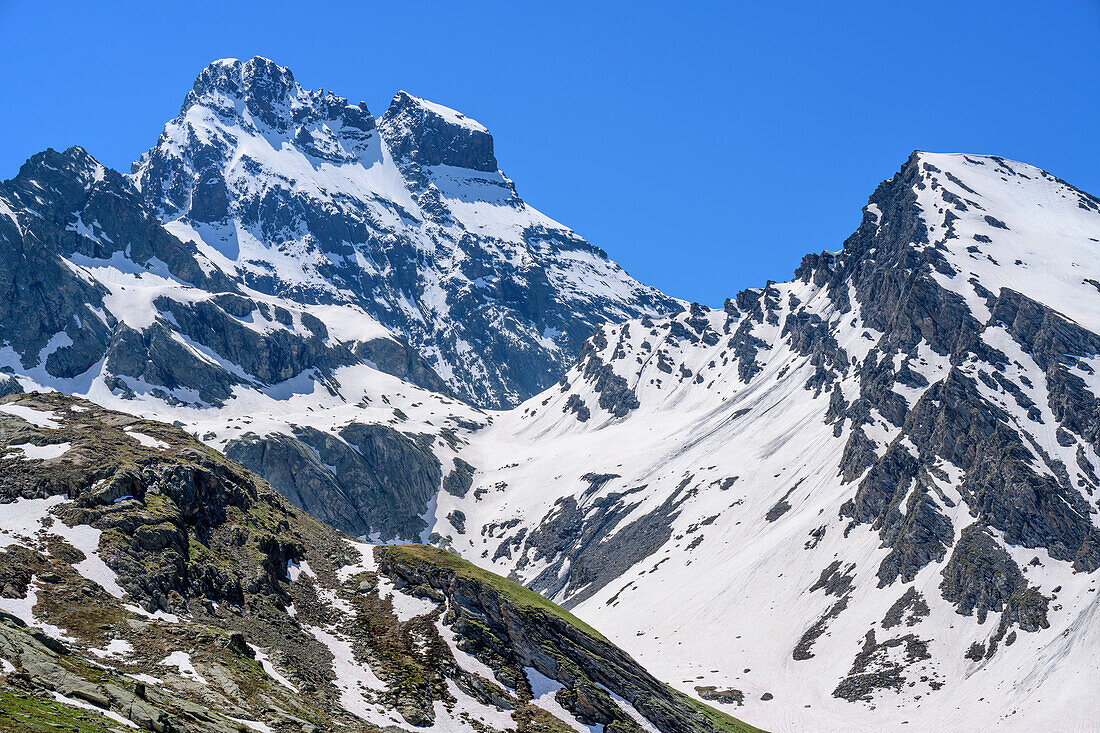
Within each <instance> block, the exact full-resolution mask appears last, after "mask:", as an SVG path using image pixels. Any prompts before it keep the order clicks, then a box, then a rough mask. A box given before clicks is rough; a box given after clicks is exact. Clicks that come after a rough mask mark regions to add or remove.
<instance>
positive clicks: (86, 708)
mask: <svg viewBox="0 0 1100 733" xmlns="http://www.w3.org/2000/svg"><path fill="white" fill-rule="evenodd" d="M0 462H2V471H0V476H2V478H0V665H2V670H0V722H3V724H4V725H5V726H6V729H8V730H21V731H22V730H27V731H39V730H55V729H56V726H57V725H60V726H62V727H67V729H70V730H79V731H92V730H97V731H98V730H123V729H131V728H132V727H133V726H137V727H140V728H142V729H145V730H151V731H157V732H158V733H159V732H161V731H168V732H175V733H180V732H182V731H245V730H261V731H322V730H334V729H337V728H340V729H346V730H364V731H379V730H385V731H388V732H391V733H392V732H395V731H401V730H457V729H461V730H477V731H485V732H488V731H504V730H516V731H572V730H582V731H583V730H588V729H589V727H590V726H602V727H603V730H607V731H623V732H626V731H650V730H659V731H662V732H663V733H674V732H677V731H700V732H702V731H734V730H753V729H752V728H750V727H749V726H744V725H742V724H741V723H739V722H738V721H736V720H734V719H732V718H729V717H728V716H725V715H724V714H722V713H718V712H717V711H715V710H712V709H709V708H707V707H706V706H703V705H700V704H699V703H697V702H695V701H693V700H691V699H690V698H687V697H686V696H684V695H682V694H681V693H678V692H675V691H674V690H672V689H671V688H670V687H668V686H667V685H664V684H663V683H661V682H658V681H657V680H656V679H654V678H653V677H652V676H650V675H649V674H648V673H647V672H645V671H644V670H643V669H642V668H641V667H639V666H638V665H637V664H636V663H635V662H634V661H633V660H632V659H631V658H630V657H629V656H628V655H626V654H625V653H623V652H622V651H621V650H619V649H617V648H615V647H614V646H613V645H611V644H610V643H609V642H608V641H607V640H606V639H605V638H604V637H603V636H602V635H600V634H599V633H598V632H597V631H595V630H593V629H592V628H591V627H589V626H587V625H585V624H583V623H582V622H580V621H579V620H577V619H576V618H575V617H573V616H572V615H571V614H569V613H568V612H566V611H564V610H562V609H561V608H559V607H557V606H555V605H554V604H552V603H550V602H548V601H546V600H545V599H543V598H542V597H540V596H538V595H537V594H535V593H533V592H531V591H528V590H526V589H524V588H522V587H520V586H517V585H515V584H514V583H511V582H510V581H507V580H505V579H503V578H500V577H499V576H495V575H493V574H491V573H487V572H485V571H482V570H480V569H477V568H476V567H474V566H472V565H470V564H468V563H465V562H464V561H462V560H460V559H458V558H457V557H455V556H452V555H449V554H447V553H444V552H443V551H441V550H438V549H436V548H431V547H426V546H422V545H394V546H384V547H377V548H376V547H372V546H369V545H365V544H363V543H360V542H357V541H354V540H352V539H350V538H348V537H346V536H344V535H341V534H340V533H339V532H336V531H335V530H333V529H331V528H329V527H327V526H326V525H324V524H322V523H321V522H319V521H317V520H315V519H313V518H311V517H309V516H308V515H306V514H304V513H303V512H301V511H300V510H298V509H295V508H294V507H292V506H291V505H290V504H289V503H287V502H286V500H284V499H283V498H282V497H281V496H280V495H279V494H278V493H277V492H275V491H274V490H272V489H271V487H270V486H268V485H267V484H266V483H265V482H264V481H262V480H261V479H259V478H257V477H256V476H254V475H253V474H251V473H249V472H248V471H247V470H246V469H244V468H242V467H241V466H240V465H238V464H235V463H233V462H232V461H229V460H227V459H225V458H224V457H222V456H221V455H220V454H218V453H217V452H215V451H213V450H211V449H210V448H208V447H206V446H204V445H202V444H201V443H199V442H197V441H196V440H194V439H193V438H191V437H190V436H188V435H187V434H186V433H184V432H183V431H181V430H179V429H178V428H175V427H172V426H168V425H165V424H162V423H156V422H151V421H145V420H139V419H136V418H133V417H131V416H129V415H125V414H122V413H118V412H113V411H108V410H105V409H103V408H101V407H99V406H97V405H95V404H93V403H90V402H86V401H84V400H80V399H76V398H71V397H67V396H64V395H60V394H56V393H53V394H40V395H20V396H14V395H9V396H8V397H5V398H3V399H2V400H0Z"/></svg>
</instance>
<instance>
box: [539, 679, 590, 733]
mask: <svg viewBox="0 0 1100 733" xmlns="http://www.w3.org/2000/svg"><path fill="white" fill-rule="evenodd" d="M523 673H524V674H526V675H527V681H528V682H529V683H530V684H531V695H532V698H531V704H532V705H535V706H537V707H540V708H542V709H543V710H545V711H546V712H548V713H550V714H551V715H553V716H554V717H555V718H558V719H560V720H562V721H563V722H565V723H568V724H569V726H570V727H571V728H573V730H575V731H577V733H592V731H596V730H599V729H600V728H601V727H602V726H591V727H590V726H587V725H585V724H584V723H582V722H580V721H579V720H577V719H576V718H574V717H573V714H572V713H571V712H569V711H568V710H566V709H565V708H563V707H562V706H561V703H559V702H558V700H557V698H556V697H554V695H556V694H557V693H558V691H559V690H563V689H565V685H563V684H562V683H560V682H558V681H557V680H553V679H550V678H549V677H547V676H546V675H544V674H543V673H542V672H539V671H538V670H537V669H535V668H534V667H524V668H523Z"/></svg>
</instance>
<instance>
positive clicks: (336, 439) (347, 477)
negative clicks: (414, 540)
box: [225, 423, 442, 539]
mask: <svg viewBox="0 0 1100 733" xmlns="http://www.w3.org/2000/svg"><path fill="white" fill-rule="evenodd" d="M426 437H428V440H429V443H430V442H431V440H432V439H431V437H430V436H426ZM225 454H226V455H227V456H229V457H230V458H232V459H234V460H236V461H240V462H241V463H242V464H243V465H245V466H247V467H248V468H250V469H252V470H253V471H255V472H256V473H258V474H260V475H261V476H266V477H267V480H268V481H270V482H271V483H272V485H274V486H275V487H276V488H277V489H278V490H279V492H280V493H281V494H282V495H283V496H285V497H287V498H288V499H290V500H291V502H293V503H294V505H295V506H299V507H309V508H310V509H311V510H312V513H313V515H314V516H316V517H317V518H318V519H321V520H323V521H325V522H327V523H328V524H331V525H332V526H333V527H336V528H337V529H339V530H342V531H344V532H347V533H348V534H350V535H352V536H355V537H358V536H364V535H375V536H376V537H378V538H383V539H394V538H408V537H418V536H420V533H421V532H422V531H423V530H424V529H426V528H427V526H428V525H427V523H426V522H425V521H424V520H423V519H422V518H421V515H422V514H423V513H424V511H425V508H426V507H427V505H428V502H429V501H430V500H431V499H432V498H433V497H434V496H435V494H436V492H438V491H439V487H440V482H441V480H442V473H441V469H440V465H439V460H438V459H437V458H436V457H435V455H434V454H433V453H432V452H431V450H429V449H428V447H427V446H425V445H422V444H420V443H417V442H416V440H414V439H413V438H410V437H409V436H406V435H404V434H403V433H401V432H398V431H397V430H394V429H393V428H391V427H388V426H385V425H365V424H362V423H351V424H349V425H346V426H344V427H343V428H342V429H341V430H340V431H339V432H338V433H337V434H336V435H333V434H330V433H327V432H323V431H321V430H317V429H316V428H301V429H299V430H298V432H297V433H296V434H295V435H294V436H287V435H281V434H275V435H271V436H267V437H264V438H260V437H259V436H256V435H248V436H245V437H243V438H239V439H237V440H234V441H233V442H231V443H229V444H227V445H226V447H225Z"/></svg>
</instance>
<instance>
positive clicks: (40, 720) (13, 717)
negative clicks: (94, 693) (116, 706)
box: [0, 687, 133, 733]
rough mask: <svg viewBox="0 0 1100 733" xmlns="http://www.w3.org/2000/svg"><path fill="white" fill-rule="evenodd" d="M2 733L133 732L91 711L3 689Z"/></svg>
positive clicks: (0, 693) (0, 694)
mask: <svg viewBox="0 0 1100 733" xmlns="http://www.w3.org/2000/svg"><path fill="white" fill-rule="evenodd" d="M0 730H3V731H6V732H7V733H43V732H45V731H50V732H51V733H56V731H69V732H70V733H116V732H117V731H126V730H133V729H132V728H129V727H128V726H124V725H122V724H121V723H116V722H115V721H113V720H111V719H110V718H108V717H106V716H103V715H100V714H99V713H96V712H93V711H91V710H84V709H82V708H78V707H74V706H72V705H63V704H61V703H58V702H54V701H53V700H46V699H44V698H41V697H34V696H31V695H24V694H22V693H19V692H15V691H14V690H10V689H7V688H4V687H0Z"/></svg>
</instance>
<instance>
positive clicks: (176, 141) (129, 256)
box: [0, 59, 1100, 730]
mask: <svg viewBox="0 0 1100 733" xmlns="http://www.w3.org/2000/svg"><path fill="white" fill-rule="evenodd" d="M1098 291H1100V201H1098V200H1097V199H1096V198H1094V197H1092V196H1089V195H1088V194H1085V193H1083V192H1081V191H1078V190H1076V189H1074V188H1073V187H1072V186H1070V185H1069V184H1067V183H1065V182H1064V181H1061V180H1059V179H1057V178H1055V177H1053V176H1051V175H1050V174H1048V173H1045V172H1043V171H1041V170H1038V169H1036V168H1034V167H1031V166H1027V165H1024V164H1021V163H1015V162H1011V161H1006V160H1003V159H1001V158H997V157H992V156H968V155H937V154H929V153H914V155H913V156H912V157H911V158H910V159H909V161H908V162H907V163H906V164H905V165H904V166H903V167H902V168H901V170H900V171H899V172H898V173H897V174H896V175H895V176H893V177H892V178H891V179H890V180H888V181H886V182H884V183H883V184H882V185H881V186H880V187H879V188H878V190H877V191H876V192H875V193H874V195H873V196H872V197H871V199H870V203H869V204H868V205H867V207H866V208H865V209H864V217H863V221H862V224H861V225H860V227H859V229H858V230H857V231H856V232H855V233H854V234H853V235H852V236H851V237H850V238H849V239H848V240H847V241H846V242H845V243H844V246H843V249H842V250H840V251H837V252H823V253H820V254H815V255H809V256H807V257H806V258H805V259H804V261H803V262H802V265H801V267H799V269H798V270H797V272H796V275H795V278H794V279H793V280H792V281H790V282H787V283H768V284H767V286H766V287H764V288H763V289H755V290H747V291H745V292H742V293H740V294H739V295H737V296H736V298H734V299H731V300H730V301H728V302H727V303H726V305H725V308H723V309H709V308H705V307H702V306H698V305H692V306H691V307H690V308H687V309H681V305H680V302H679V301H676V300H675V299H673V298H670V297H668V296H665V295H663V294H661V293H659V292H657V291H656V290H653V289H652V288H647V287H644V286H641V285H639V284H638V283H636V282H635V281H633V280H632V279H630V278H629V276H627V275H626V274H625V273H624V272H623V271H622V270H621V269H619V268H618V267H617V266H616V265H615V264H614V263H613V262H611V261H610V260H608V259H607V257H606V256H605V255H604V254H603V253H602V252H601V251H600V250H598V249H597V248H595V247H593V246H591V245H589V244H588V243H586V242H584V240H583V239H581V238H580V237H578V236H577V235H576V234H574V233H573V232H571V231H569V230H568V229H566V228H564V227H562V226H561V225H559V224H557V223H555V222H553V221H551V220H549V219H547V218H546V217H544V216H543V215H541V214H539V213H538V212H536V211H534V210H533V209H531V208H530V207H528V206H527V205H526V204H525V203H523V201H522V200H520V199H519V198H518V196H517V194H516V192H515V189H514V187H513V185H512V183H511V181H509V180H508V179H507V178H505V177H504V176H503V174H502V173H500V171H499V170H498V164H497V161H496V158H495V153H494V150H493V145H492V137H491V136H490V135H489V133H488V132H487V131H486V129H485V128H484V127H483V126H481V125H480V124H479V123H476V122H474V121H473V120H471V119H469V118H467V117H465V116H464V115H462V114H460V113H458V112H455V111H453V110H450V109H448V108H445V107H442V106H440V105H437V104H433V103H431V102H427V101H425V100H421V99H417V98H415V97H412V96H410V95H408V94H405V93H399V94H398V95H396V96H395V97H394V101H393V103H392V104H391V106H390V109H389V110H387V111H386V112H385V114H383V115H382V116H381V117H380V118H378V120H375V119H374V118H373V117H372V116H371V115H370V113H369V112H368V111H367V109H366V107H365V106H364V105H363V104H358V105H349V104H348V103H347V102H346V100H344V99H342V98H340V97H337V96H335V95H333V94H330V93H326V92H319V91H318V92H311V91H306V90H304V89H302V88H301V87H300V86H299V85H298V84H297V83H296V82H295V81H294V79H293V77H292V75H291V74H290V72H289V71H288V70H286V69H284V68H282V67H279V66H277V65H275V64H273V63H271V62H269V61H266V60H263V59H253V60H251V61H248V62H243V63H242V62H239V61H222V62H216V63H215V64H213V65H211V66H210V67H209V68H207V69H206V70H205V71H203V72H202V74H200V76H199V78H198V80H197V81H196V83H195V86H194V89H193V90H192V91H191V92H190V93H188V95H187V97H186V99H185V102H184V105H183V108H182V109H181V112H180V115H179V117H177V119H175V120H173V121H172V122H169V123H168V125H167V126H166V128H165V130H164V132H163V133H162V135H161V137H160V139H159V141H158V142H157V144H156V146H155V147H154V148H152V149H151V150H150V151H149V152H147V153H146V154H145V155H144V156H142V158H141V160H139V161H138V163H136V164H135V166H134V170H133V173H132V174H131V175H130V176H122V175H120V174H118V173H116V172H114V171H111V170H109V169H107V168H105V167H104V166H102V165H100V164H99V163H98V162H97V161H95V160H94V159H93V158H92V157H91V156H90V155H89V154H88V153H86V152H85V151H83V150H82V149H80V148H72V149H69V150H67V151H64V152H62V153H59V152H55V151H46V152H44V153H40V154H38V155H35V156H33V157H32V158H31V159H30V160H29V161H28V162H27V164H26V165H24V166H23V168H22V169H21V170H20V171H19V174H18V175H17V176H15V177H14V178H13V179H11V180H9V181H5V182H4V183H2V184H0V339H2V341H3V344H2V350H0V369H2V371H3V372H4V375H5V376H0V380H2V381H0V392H5V393H6V392H11V391H34V390H42V389H47V390H49V389H52V390H58V391H61V392H66V393H70V394H75V395H80V396H84V397H87V398H89V399H91V400H93V401H94V402H97V403H99V404H101V405H104V406H107V407H109V408H111V409H116V410H122V411H125V412H128V413H131V414H135V415H140V416H143V417H147V418H157V419H160V420H163V421H171V422H174V423H176V424H177V425H178V426H181V427H183V428H184V429H185V430H186V431H187V432H188V433H190V434H192V435H194V436H196V437H199V438H201V439H202V440H203V441H204V442H206V443H207V444H208V445H210V446H212V447H214V448H216V449H218V450H219V451H221V452H223V453H224V454H226V455H227V456H229V457H230V458H232V459H234V460H237V461H240V462H241V463H242V464H244V465H245V466H247V467H248V468H250V469H252V470H253V471H255V472H257V473H259V474H260V475H261V476H262V477H263V478H265V479H267V480H268V481H269V482H270V483H271V484H272V485H273V486H274V487H275V488H277V489H278V490H279V492H280V493H282V494H283V495H284V496H286V497H287V498H288V499H290V501H291V503H293V504H294V505H296V506H297V507H299V508H305V509H306V510H308V511H309V512H311V513H313V514H314V515H315V516H316V517H318V518H320V519H322V520H324V521H325V522H327V523H329V524H331V525H333V526H335V527H336V528H338V529H341V530H343V531H345V532H348V533H350V534H352V535H353V536H358V537H366V538H368V539H370V540H371V541H374V542H382V541H390V540H394V539H419V540H421V541H425V542H432V543H435V544H438V545H441V546H443V547H445V548H448V549H451V550H453V551H455V552H457V553H459V554H460V555H462V556H463V557H464V558H466V559H467V560H469V561H472V562H474V563H476V564H478V565H481V566H483V567H485V568H488V569H492V570H495V571H497V572H500V573H502V574H508V575H510V577H512V578H513V579H516V580H519V581H521V582H523V583H524V584H525V585H527V586H529V587H530V588H533V589H535V590H537V591H539V592H541V593H543V594H545V595H546V596H548V597H550V598H552V599H553V600H556V601H558V602H560V603H562V604H563V605H564V606H566V607H568V608H570V609H572V610H573V611H574V612H576V613H577V614H578V616H579V617H580V618H583V619H585V620H586V621H589V622H593V623H594V624H595V625H597V626H598V627H599V628H600V629H601V630H603V631H604V632H605V633H607V634H608V636H609V638H611V640H612V641H613V642H615V643H616V644H618V645H619V646H620V647H622V648H623V649H625V650H627V651H628V652H630V653H631V654H633V655H634V656H635V657H637V658H638V659H639V661H640V662H642V664H644V665H645V666H646V667H647V668H649V669H651V670H653V671H654V672H656V673H657V674H658V676H660V677H663V678H666V679H670V680H671V681H672V682H673V684H674V685H675V686H676V687H678V688H679V689H680V690H681V691H683V692H685V693H687V694H689V695H693V696H695V697H698V698H703V699H706V700H708V701H711V702H712V703H713V704H714V705H716V706H719V707H722V708H723V709H724V710H725V711H726V712H729V713H732V714H735V715H738V716H739V717H745V718H747V719H749V720H752V721H754V722H757V723H759V724H761V725H763V726H764V727H767V728H769V729H774V730H801V729H815V730H828V729H836V730H883V729H894V728H897V727H899V726H901V725H903V724H905V729H908V730H930V729H942V728H947V729H957V730H985V729H988V728H990V727H995V726H1003V727H1020V726H1023V727H1038V728H1044V727H1049V726H1047V723H1048V722H1049V721H1050V720H1054V719H1056V720H1058V722H1059V725H1062V727H1065V728H1069V729H1073V728H1074V727H1076V728H1084V729H1088V727H1089V725H1090V724H1091V722H1092V717H1094V716H1092V715H1091V713H1092V711H1091V710H1090V706H1089V705H1081V704H1080V701H1081V700H1082V699H1089V698H1091V697H1094V696H1095V695H1096V694H1097V692H1100V689H1098V685H1097V682H1096V680H1098V679H1100V668H1098V664H1097V662H1096V661H1095V658H1094V657H1095V654H1094V653H1093V652H1094V650H1095V649H1096V648H1097V645H1098V643H1100V638H1097V631H1096V623H1094V621H1093V616H1095V615H1096V613H1097V611H1098V605H1097V604H1098V602H1097V600H1096V596H1097V590H1096V588H1097V581H1096V577H1097V573H1096V572H1095V571H1096V569H1097V567H1098V566H1100V530H1098V528H1097V526H1098V525H1097V519H1096V515H1097V502H1098V500H1100V497H1098V496H1097V495H1096V493H1095V492H1096V489H1097V486H1098V483H1100V479H1098V477H1097V470H1098V466H1100V463H1098V455H1097V450H1098V447H1100V443H1098V441H1100V400H1098V395H1100V381H1098V378H1097V376H1096V370H1097V368H1100V335H1098V334H1100V305H1098V304H1100V292H1098ZM670 314H673V315H670ZM594 330H595V335H592V336H591V338H589V336H590V335H591V334H592V333H593V331H594ZM586 339H587V340H586ZM544 388H545V389H544ZM540 390H541V392H540ZM536 393H537V394H536ZM532 395H534V396H532ZM524 398H527V399H526V401H524V402H522V404H519V405H518V406H516V407H514V408H512V409H501V410H494V409H487V408H494V407H506V406H508V405H510V404H514V403H515V402H518V401H519V400H521V399H524ZM112 419H114V418H112ZM16 437H18V436H16ZM9 442H11V441H9ZM19 445H22V443H20V444H19ZM143 445H144V443H143ZM35 448H42V446H35ZM21 450H24V449H21ZM32 452H34V451H32ZM24 453H26V450H24ZM27 455H28V456H29V455H30V454H29V453H27ZM9 458H12V456H4V460H7V459H9ZM12 459H13V460H14V458H12ZM44 460H48V458H46V459H44ZM0 511H3V509H2V508H0ZM332 590H335V586H334V587H333V589H332ZM345 590H346V589H345ZM593 719H594V718H593Z"/></svg>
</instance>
